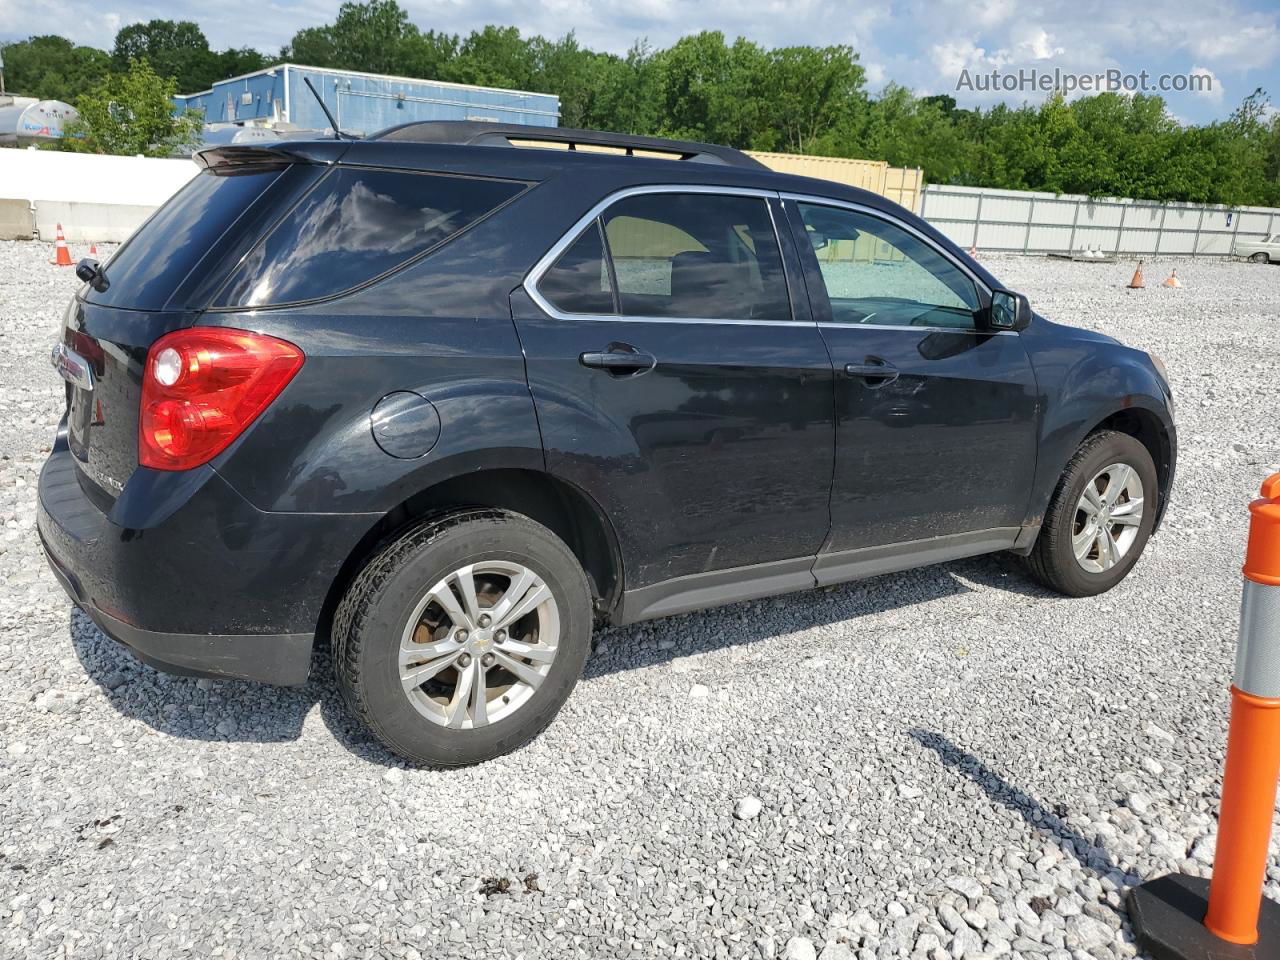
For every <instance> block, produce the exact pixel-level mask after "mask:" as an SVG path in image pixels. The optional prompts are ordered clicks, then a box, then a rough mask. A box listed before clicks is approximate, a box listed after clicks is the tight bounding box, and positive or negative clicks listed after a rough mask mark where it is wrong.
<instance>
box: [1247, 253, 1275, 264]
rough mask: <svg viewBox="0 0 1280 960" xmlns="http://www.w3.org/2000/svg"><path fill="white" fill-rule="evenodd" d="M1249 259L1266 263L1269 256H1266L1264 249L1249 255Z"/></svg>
mask: <svg viewBox="0 0 1280 960" xmlns="http://www.w3.org/2000/svg"><path fill="white" fill-rule="evenodd" d="M1249 259H1250V260H1252V261H1253V262H1254V263H1266V262H1267V261H1268V260H1270V259H1271V258H1270V257H1269V256H1267V254H1266V253H1265V252H1264V251H1262V250H1259V251H1258V252H1257V253H1255V254H1254V255H1253V256H1251V257H1250V258H1249Z"/></svg>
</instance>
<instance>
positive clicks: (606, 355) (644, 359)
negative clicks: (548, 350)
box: [578, 349, 658, 373]
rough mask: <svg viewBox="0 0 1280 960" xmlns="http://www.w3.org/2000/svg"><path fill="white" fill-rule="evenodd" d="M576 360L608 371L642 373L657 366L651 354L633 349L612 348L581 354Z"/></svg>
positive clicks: (655, 358) (585, 365)
mask: <svg viewBox="0 0 1280 960" xmlns="http://www.w3.org/2000/svg"><path fill="white" fill-rule="evenodd" d="M578 362H579V363H580V364H582V365H583V366H584V367H592V368H594V369H597V370H608V371H609V372H610V373H643V372H645V371H646V370H652V369H653V368H654V367H655V366H657V363H658V359H657V357H655V356H653V354H649V353H640V352H639V351H638V350H635V349H631V350H620V349H612V350H605V351H601V352H599V353H584V354H581V355H580V356H579V357H578Z"/></svg>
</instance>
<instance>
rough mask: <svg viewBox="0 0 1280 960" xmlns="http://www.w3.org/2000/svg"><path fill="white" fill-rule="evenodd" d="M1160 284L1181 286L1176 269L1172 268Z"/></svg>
mask: <svg viewBox="0 0 1280 960" xmlns="http://www.w3.org/2000/svg"><path fill="white" fill-rule="evenodd" d="M1161 286H1164V287H1180V286H1182V281H1181V280H1179V279H1178V271H1177V270H1174V271H1173V272H1172V273H1170V274H1169V276H1168V277H1166V278H1165V281H1164V283H1162V284H1161Z"/></svg>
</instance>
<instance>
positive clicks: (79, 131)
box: [58, 60, 200, 157]
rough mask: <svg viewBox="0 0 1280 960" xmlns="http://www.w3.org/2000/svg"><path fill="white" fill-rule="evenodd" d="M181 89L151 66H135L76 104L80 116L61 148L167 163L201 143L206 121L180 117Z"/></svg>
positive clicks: (102, 83) (135, 62) (131, 64)
mask: <svg viewBox="0 0 1280 960" xmlns="http://www.w3.org/2000/svg"><path fill="white" fill-rule="evenodd" d="M176 93H177V83H176V82H175V81H174V79H173V78H172V77H159V76H157V75H156V72H155V71H154V70H153V69H152V68H151V65H150V64H149V63H148V62H147V61H145V60H130V61H129V64H128V68H127V69H126V71H125V72H124V73H116V74H112V75H110V76H108V77H106V78H105V79H103V80H101V81H99V83H98V84H97V85H96V86H95V87H94V88H93V90H92V91H91V92H90V93H87V94H84V95H83V96H80V97H77V98H76V103H75V106H76V109H77V110H78V111H79V113H80V116H79V117H78V118H76V119H75V120H73V121H71V123H69V124H67V126H66V128H65V130H64V131H63V136H62V139H60V140H59V141H58V147H59V149H62V150H71V151H75V152H77V153H114V154H122V155H129V156H131V155H134V154H142V155H143V156H148V157H167V156H170V155H172V154H173V153H175V152H176V151H177V150H179V149H180V148H182V147H191V146H194V145H195V144H197V143H198V142H199V141H200V117H199V115H198V114H195V113H192V112H190V111H188V112H186V113H183V114H177V113H174V110H173V97H174V94H176Z"/></svg>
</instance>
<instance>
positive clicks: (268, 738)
mask: <svg viewBox="0 0 1280 960" xmlns="http://www.w3.org/2000/svg"><path fill="white" fill-rule="evenodd" d="M969 583H973V584H977V585H981V586H985V587H992V588H995V589H1002V590H1009V591H1011V592H1015V593H1022V594H1026V595H1028V596H1035V597H1049V596H1051V594H1049V593H1048V592H1046V591H1044V590H1041V589H1040V588H1038V587H1036V586H1034V585H1033V584H1031V583H1030V582H1029V581H1027V580H1025V579H1024V578H1023V577H1021V576H1020V575H1019V574H1018V572H1017V571H1016V570H1015V569H1014V566H1013V563H1012V561H1011V560H1010V559H1009V558H1003V557H999V556H989V557H978V558H974V559H971V560H962V561H956V562H954V563H948V564H940V565H937V566H932V567H924V568H921V569H917V570H909V571H906V572H903V573H897V574H890V575H886V576H882V577H874V578H871V579H868V580H862V581H857V582H854V583H848V584H842V585H840V586H836V587H829V588H825V589H819V590H810V591H804V592H802V593H796V594H790V595H787V596H782V597H774V598H769V599H766V600H761V601H751V602H747V603H737V604H732V605H730V606H727V607H720V608H717V609H714V610H708V611H705V612H702V613H694V614H688V615H685V616H682V617H673V618H669V619H665V620H655V621H652V622H649V623H642V624H635V625H632V626H628V627H620V628H614V629H608V630H604V631H600V632H599V633H598V635H597V636H598V637H599V639H600V641H601V643H602V648H601V649H600V650H599V651H598V652H597V653H596V654H594V655H593V656H592V657H591V659H590V660H588V662H587V666H586V669H585V671H584V677H585V678H592V677H599V676H605V675H608V674H610V673H617V672H620V671H623V670H633V669H640V668H644V667H649V666H654V665H657V664H661V663H663V662H667V661H671V660H674V659H676V658H678V657H684V656H690V655H695V654H700V653H707V652H709V651H713V650H717V649H721V648H725V647H730V646H737V645H743V644H751V643H755V642H758V641H763V640H768V639H770V638H772V637H776V636H781V635H784V634H788V633H794V632H796V631H800V630H807V629H811V628H813V627H820V626H824V625H829V624H834V623H843V622H847V621H851V620H857V619H860V618H862V617H866V616H871V615H874V614H878V613H885V612H888V611H892V610H895V609H900V608H903V607H909V606H914V605H917V604H921V603H927V602H928V601H931V600H936V599H940V598H943V597H948V596H955V595H958V594H962V593H967V592H970V591H971V590H972V589H973V587H971V586H969ZM68 632H69V634H70V638H71V642H72V644H73V646H74V648H75V651H76V656H77V657H78V658H79V660H80V663H81V664H82V665H83V667H84V670H85V672H86V673H87V674H88V675H89V677H90V678H91V679H92V680H93V681H94V682H95V683H97V684H98V686H99V687H101V688H102V691H103V693H104V694H105V696H106V698H107V701H108V703H110V704H111V706H112V707H113V708H114V709H115V710H116V711H118V712H119V713H120V714H122V715H124V716H127V717H131V718H133V719H135V720H138V721H140V722H142V723H145V724H146V725H147V726H149V727H151V728H152V729H153V730H156V731H158V732H160V733H163V734H166V735H168V736H172V737H177V738H180V739H185V740H195V741H208V742H236V741H238V742H255V743H283V742H288V741H292V740H297V739H299V738H300V737H301V736H302V730H303V725H304V724H305V723H306V722H307V718H308V717H309V716H311V714H312V713H313V711H314V708H315V707H316V705H317V704H319V706H320V711H319V714H320V718H321V720H322V721H323V723H324V725H325V726H326V727H327V728H328V730H329V732H330V733H331V734H332V736H333V737H334V739H335V740H337V741H338V743H340V744H341V745H342V746H343V747H344V748H345V749H346V750H348V751H349V752H350V753H352V754H354V755H355V756H357V757H360V758H361V759H363V760H365V761H367V762H370V763H375V764H380V765H383V766H398V765H401V764H402V762H403V761H401V760H399V759H398V758H397V757H396V756H395V755H394V754H392V753H390V752H389V751H388V750H386V749H385V748H384V747H383V746H382V745H381V744H380V743H378V741H377V740H375V739H374V738H373V737H372V736H371V735H370V734H369V733H368V732H367V731H366V730H365V729H364V727H363V726H362V725H360V724H359V723H358V722H357V721H356V720H355V719H354V718H352V717H351V715H350V713H349V712H348V711H347V709H346V705H345V704H344V703H343V702H342V697H341V694H340V693H339V691H338V689H337V684H336V682H335V680H334V676H333V667H332V663H331V661H330V658H329V651H328V645H327V644H326V643H317V644H316V648H315V650H314V651H313V652H312V662H311V673H310V679H309V680H308V681H307V683H305V684H304V685H302V686H300V687H275V686H268V685H265V684H257V683H246V682H241V681H236V680H218V681H212V682H209V681H200V680H197V679H196V678H194V677H179V676H172V675H169V674H165V673H161V672H160V671H158V670H155V669H154V668H152V667H150V666H147V665H146V664H144V663H142V662H141V661H139V660H137V659H136V658H135V657H134V656H133V655H132V654H131V653H130V652H129V650H128V649H127V648H126V647H124V646H122V645H121V644H118V643H116V642H115V641H114V640H111V639H110V638H108V637H107V636H105V635H104V634H103V633H102V632H101V631H99V630H98V629H97V627H95V626H94V625H93V623H92V622H91V621H90V620H89V618H88V617H87V616H85V614H83V613H82V612H80V610H78V609H76V608H72V611H71V614H70V617H69V623H68ZM651 633H657V634H658V635H659V636H663V637H664V639H673V642H671V643H670V644H669V645H667V644H665V643H662V642H659V643H656V644H655V643H645V642H644V637H646V636H648V635H649V634H651ZM664 647H665V649H664Z"/></svg>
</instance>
